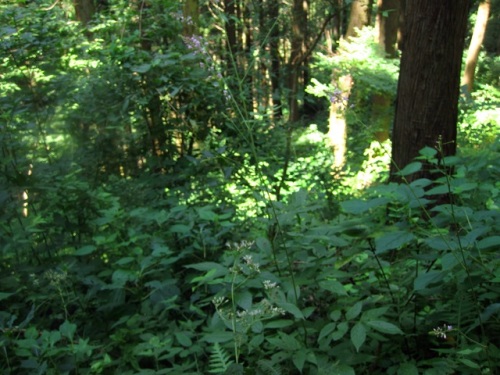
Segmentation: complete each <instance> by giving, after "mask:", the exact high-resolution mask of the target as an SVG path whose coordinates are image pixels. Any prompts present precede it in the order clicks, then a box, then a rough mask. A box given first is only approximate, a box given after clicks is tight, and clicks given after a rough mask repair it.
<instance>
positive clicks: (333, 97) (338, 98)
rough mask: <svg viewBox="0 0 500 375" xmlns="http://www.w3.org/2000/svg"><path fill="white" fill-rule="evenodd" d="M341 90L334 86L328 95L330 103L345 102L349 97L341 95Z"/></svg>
mask: <svg viewBox="0 0 500 375" xmlns="http://www.w3.org/2000/svg"><path fill="white" fill-rule="evenodd" d="M342 94H343V92H342V90H340V89H339V88H336V89H335V90H333V92H331V93H330V94H329V97H330V103H333V104H343V105H345V104H347V101H348V100H349V97H347V96H344V95H342Z"/></svg>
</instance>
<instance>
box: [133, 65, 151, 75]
mask: <svg viewBox="0 0 500 375" xmlns="http://www.w3.org/2000/svg"><path fill="white" fill-rule="evenodd" d="M150 69H151V64H142V65H137V66H133V67H132V71H133V72H136V73H142V74H144V73H147V72H148V71H149V70H150Z"/></svg>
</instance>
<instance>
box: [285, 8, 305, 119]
mask: <svg viewBox="0 0 500 375" xmlns="http://www.w3.org/2000/svg"><path fill="white" fill-rule="evenodd" d="M307 12H308V9H307V2H305V1H303V0H294V1H293V9H292V40H291V53H290V61H289V63H288V72H287V73H288V77H287V79H288V97H289V111H290V115H289V120H290V122H292V123H293V122H296V121H298V120H299V119H300V114H299V101H298V94H299V79H300V75H301V71H300V70H301V68H302V64H303V62H304V61H303V57H304V56H305V53H306V44H305V42H306V37H307V36H306V33H307V29H306V28H307V22H306V21H307Z"/></svg>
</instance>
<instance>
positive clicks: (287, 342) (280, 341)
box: [266, 332, 302, 352]
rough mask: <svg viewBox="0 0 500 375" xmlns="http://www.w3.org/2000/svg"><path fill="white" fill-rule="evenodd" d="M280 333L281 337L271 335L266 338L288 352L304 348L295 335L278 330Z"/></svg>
mask: <svg viewBox="0 0 500 375" xmlns="http://www.w3.org/2000/svg"><path fill="white" fill-rule="evenodd" d="M278 335H279V337H269V338H267V339H266V340H267V341H268V342H269V343H270V344H271V345H274V346H275V347H276V348H278V349H282V350H285V351H287V352H295V351H297V350H300V349H302V345H301V344H300V342H299V341H298V340H297V339H296V338H295V337H293V336H291V335H289V334H286V333H284V332H278Z"/></svg>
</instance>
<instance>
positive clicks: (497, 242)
mask: <svg viewBox="0 0 500 375" xmlns="http://www.w3.org/2000/svg"><path fill="white" fill-rule="evenodd" d="M477 247H478V249H480V250H484V249H489V248H490V247H496V248H500V236H491V237H486V238H483V239H482V240H480V241H478V243H477Z"/></svg>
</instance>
